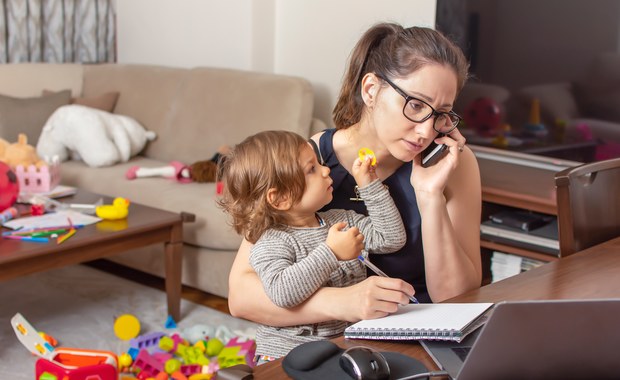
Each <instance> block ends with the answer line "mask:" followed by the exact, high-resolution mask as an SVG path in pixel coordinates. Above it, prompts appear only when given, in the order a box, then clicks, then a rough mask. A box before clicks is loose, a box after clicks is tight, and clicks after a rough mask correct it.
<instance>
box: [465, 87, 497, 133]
mask: <svg viewBox="0 0 620 380" xmlns="http://www.w3.org/2000/svg"><path fill="white" fill-rule="evenodd" d="M463 117H464V121H465V124H467V126H468V127H469V128H472V129H474V130H475V131H476V133H477V134H478V135H480V136H486V137H488V136H494V135H495V134H496V133H497V130H498V128H499V127H500V123H501V121H502V112H501V109H500V108H499V106H498V105H497V103H496V102H495V101H494V100H493V99H491V98H485V97H481V98H478V99H476V100H474V101H473V102H471V104H470V105H469V106H468V107H467V109H466V110H465V115H464V116H463Z"/></svg>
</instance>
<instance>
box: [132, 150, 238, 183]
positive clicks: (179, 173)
mask: <svg viewBox="0 0 620 380" xmlns="http://www.w3.org/2000/svg"><path fill="white" fill-rule="evenodd" d="M229 151H230V147H229V146H227V145H224V146H221V147H220V148H219V149H218V150H217V153H215V155H214V156H213V157H211V159H209V160H205V161H197V162H194V163H193V164H191V165H186V164H184V163H182V162H179V161H171V162H170V163H169V164H168V165H165V166H159V167H150V168H146V167H140V166H132V167H130V168H129V169H128V170H127V172H126V173H125V178H127V179H129V180H133V179H137V178H147V177H164V178H169V179H174V180H176V181H178V182H180V183H189V182H199V183H203V182H215V180H216V177H217V165H218V163H219V162H220V160H221V159H222V157H224V155H225V154H227V153H228V152H229Z"/></svg>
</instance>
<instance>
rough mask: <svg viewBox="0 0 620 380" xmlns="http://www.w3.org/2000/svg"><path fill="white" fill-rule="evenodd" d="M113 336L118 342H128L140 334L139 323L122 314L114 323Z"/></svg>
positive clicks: (131, 317) (133, 317) (129, 315)
mask: <svg viewBox="0 0 620 380" xmlns="http://www.w3.org/2000/svg"><path fill="white" fill-rule="evenodd" d="M114 334H116V336H117V337H118V339H120V340H130V339H133V338H135V337H137V336H138V334H140V321H139V320H138V318H136V317H135V316H133V315H131V314H123V315H121V316H120V317H118V318H116V321H114Z"/></svg>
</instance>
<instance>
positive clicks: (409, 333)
mask: <svg viewBox="0 0 620 380" xmlns="http://www.w3.org/2000/svg"><path fill="white" fill-rule="evenodd" d="M462 336H463V334H462V333H461V332H460V331H458V330H441V329H387V328H386V329H375V328H367V329H356V328H349V329H348V330H347V331H346V332H345V338H353V339H376V340H412V339H413V340H418V339H427V340H454V339H455V338H461V337H462Z"/></svg>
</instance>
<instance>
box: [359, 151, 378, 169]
mask: <svg viewBox="0 0 620 380" xmlns="http://www.w3.org/2000/svg"><path fill="white" fill-rule="evenodd" d="M357 155H358V156H359V158H360V160H361V161H364V160H365V159H366V156H368V157H370V158H371V159H372V161H371V162H370V165H371V166H375V165H376V164H377V157H376V156H375V152H373V151H372V150H371V149H368V148H361V149H360V150H359V152H357Z"/></svg>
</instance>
